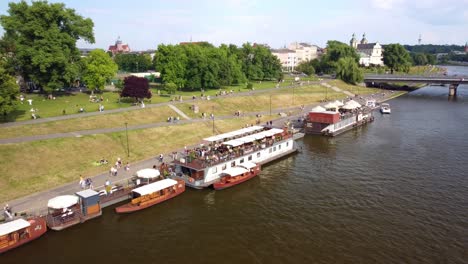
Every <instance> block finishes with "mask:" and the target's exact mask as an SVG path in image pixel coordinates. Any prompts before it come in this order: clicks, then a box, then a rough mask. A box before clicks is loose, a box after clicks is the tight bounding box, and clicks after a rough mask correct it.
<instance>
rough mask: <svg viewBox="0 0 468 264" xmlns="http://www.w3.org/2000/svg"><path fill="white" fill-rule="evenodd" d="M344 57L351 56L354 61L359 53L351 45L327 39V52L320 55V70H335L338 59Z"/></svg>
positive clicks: (327, 71) (357, 58) (357, 60)
mask: <svg viewBox="0 0 468 264" xmlns="http://www.w3.org/2000/svg"><path fill="white" fill-rule="evenodd" d="M345 57H351V58H352V59H353V60H354V61H356V63H358V62H359V55H358V54H357V53H356V50H355V49H354V48H353V47H351V46H349V45H347V44H345V43H342V42H339V41H336V40H329V41H328V42H327V53H326V54H325V55H323V56H322V59H321V61H320V72H325V73H332V72H335V71H336V70H337V67H338V61H339V60H340V59H342V58H345Z"/></svg>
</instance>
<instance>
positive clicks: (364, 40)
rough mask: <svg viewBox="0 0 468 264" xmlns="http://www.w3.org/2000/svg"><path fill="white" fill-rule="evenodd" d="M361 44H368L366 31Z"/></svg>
mask: <svg viewBox="0 0 468 264" xmlns="http://www.w3.org/2000/svg"><path fill="white" fill-rule="evenodd" d="M361 44H367V39H366V33H364V34H362V39H361Z"/></svg>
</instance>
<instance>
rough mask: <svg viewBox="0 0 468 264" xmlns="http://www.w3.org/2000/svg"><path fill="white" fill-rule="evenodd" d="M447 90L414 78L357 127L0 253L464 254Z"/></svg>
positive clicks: (177, 258) (116, 257) (431, 258)
mask: <svg viewBox="0 0 468 264" xmlns="http://www.w3.org/2000/svg"><path fill="white" fill-rule="evenodd" d="M448 71H449V74H455V73H456V74H465V75H468V67H465V68H464V67H452V66H449V67H448ZM447 95H448V88H447V87H440V86H428V87H424V88H421V89H419V90H417V91H414V92H411V93H409V94H407V95H404V96H401V97H399V98H396V99H393V100H391V101H390V104H391V107H392V114H391V115H385V116H383V115H380V114H379V113H377V112H376V113H375V117H376V118H375V121H374V122H373V123H371V124H369V125H367V126H365V127H363V128H360V129H358V130H354V131H350V132H347V133H345V134H343V135H340V136H338V137H336V138H325V137H318V136H306V137H305V138H304V139H303V140H300V141H299V142H298V144H299V145H300V147H301V148H302V151H301V152H300V153H298V154H296V155H293V156H290V157H287V158H284V159H281V160H279V161H276V162H274V163H272V164H269V165H267V166H265V167H264V170H263V172H262V173H261V175H260V176H259V177H257V178H255V179H252V180H250V181H249V182H246V183H243V184H242V185H239V186H237V187H234V188H231V189H227V190H223V191H213V190H201V191H197V190H191V189H188V190H187V191H186V193H184V194H183V195H181V196H179V197H176V198H174V199H172V200H170V201H167V202H165V203H163V204H160V205H157V206H154V207H152V208H149V209H146V210H144V211H141V212H137V213H134V214H130V215H123V216H122V215H117V214H115V213H114V212H113V208H106V209H105V210H104V213H103V216H102V217H100V218H97V219H94V220H91V221H89V222H86V223H84V224H82V225H78V226H75V227H72V228H69V229H67V230H64V231H61V232H53V231H49V232H48V233H47V234H46V235H45V236H43V237H42V238H40V239H38V240H37V241H34V242H32V243H29V244H27V245H25V246H23V247H20V248H18V249H15V250H13V251H11V252H9V253H7V254H4V255H3V256H0V263H2V264H7V263H37V262H44V263H67V264H72V263H80V264H82V263H86V262H88V263H463V262H465V263H466V261H467V260H468V162H467V161H468V140H467V139H466V135H467V132H466V131H468V87H467V86H460V87H459V89H458V96H457V99H456V100H448V96H447Z"/></svg>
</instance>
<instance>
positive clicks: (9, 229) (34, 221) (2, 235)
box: [0, 216, 47, 254]
mask: <svg viewBox="0 0 468 264" xmlns="http://www.w3.org/2000/svg"><path fill="white" fill-rule="evenodd" d="M46 231H47V224H46V221H45V219H44V218H43V217H39V216H38V217H32V218H29V219H27V220H25V219H23V218H20V219H16V220H13V221H10V222H6V223H4V224H0V254H1V253H3V252H6V251H8V250H10V249H13V248H16V247H19V246H21V245H23V244H26V243H28V242H30V241H32V240H34V239H36V238H38V237H40V236H42V235H43V234H44V233H45V232H46Z"/></svg>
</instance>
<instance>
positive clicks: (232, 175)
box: [213, 162, 261, 190]
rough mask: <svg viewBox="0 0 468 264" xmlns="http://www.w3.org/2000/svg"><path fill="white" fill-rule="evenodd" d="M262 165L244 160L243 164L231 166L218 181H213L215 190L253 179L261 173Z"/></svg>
mask: <svg viewBox="0 0 468 264" xmlns="http://www.w3.org/2000/svg"><path fill="white" fill-rule="evenodd" d="M260 171H261V169H260V165H257V164H255V163H252V162H244V163H243V164H242V165H239V166H235V167H232V168H229V169H228V170H226V171H224V172H223V173H222V174H221V176H220V177H221V178H220V180H219V181H218V182H215V183H213V188H214V189H215V190H222V189H226V188H229V187H232V186H234V185H237V184H240V183H243V182H245V181H248V180H250V179H252V178H253V177H255V176H257V175H258V174H259V173H260Z"/></svg>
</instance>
